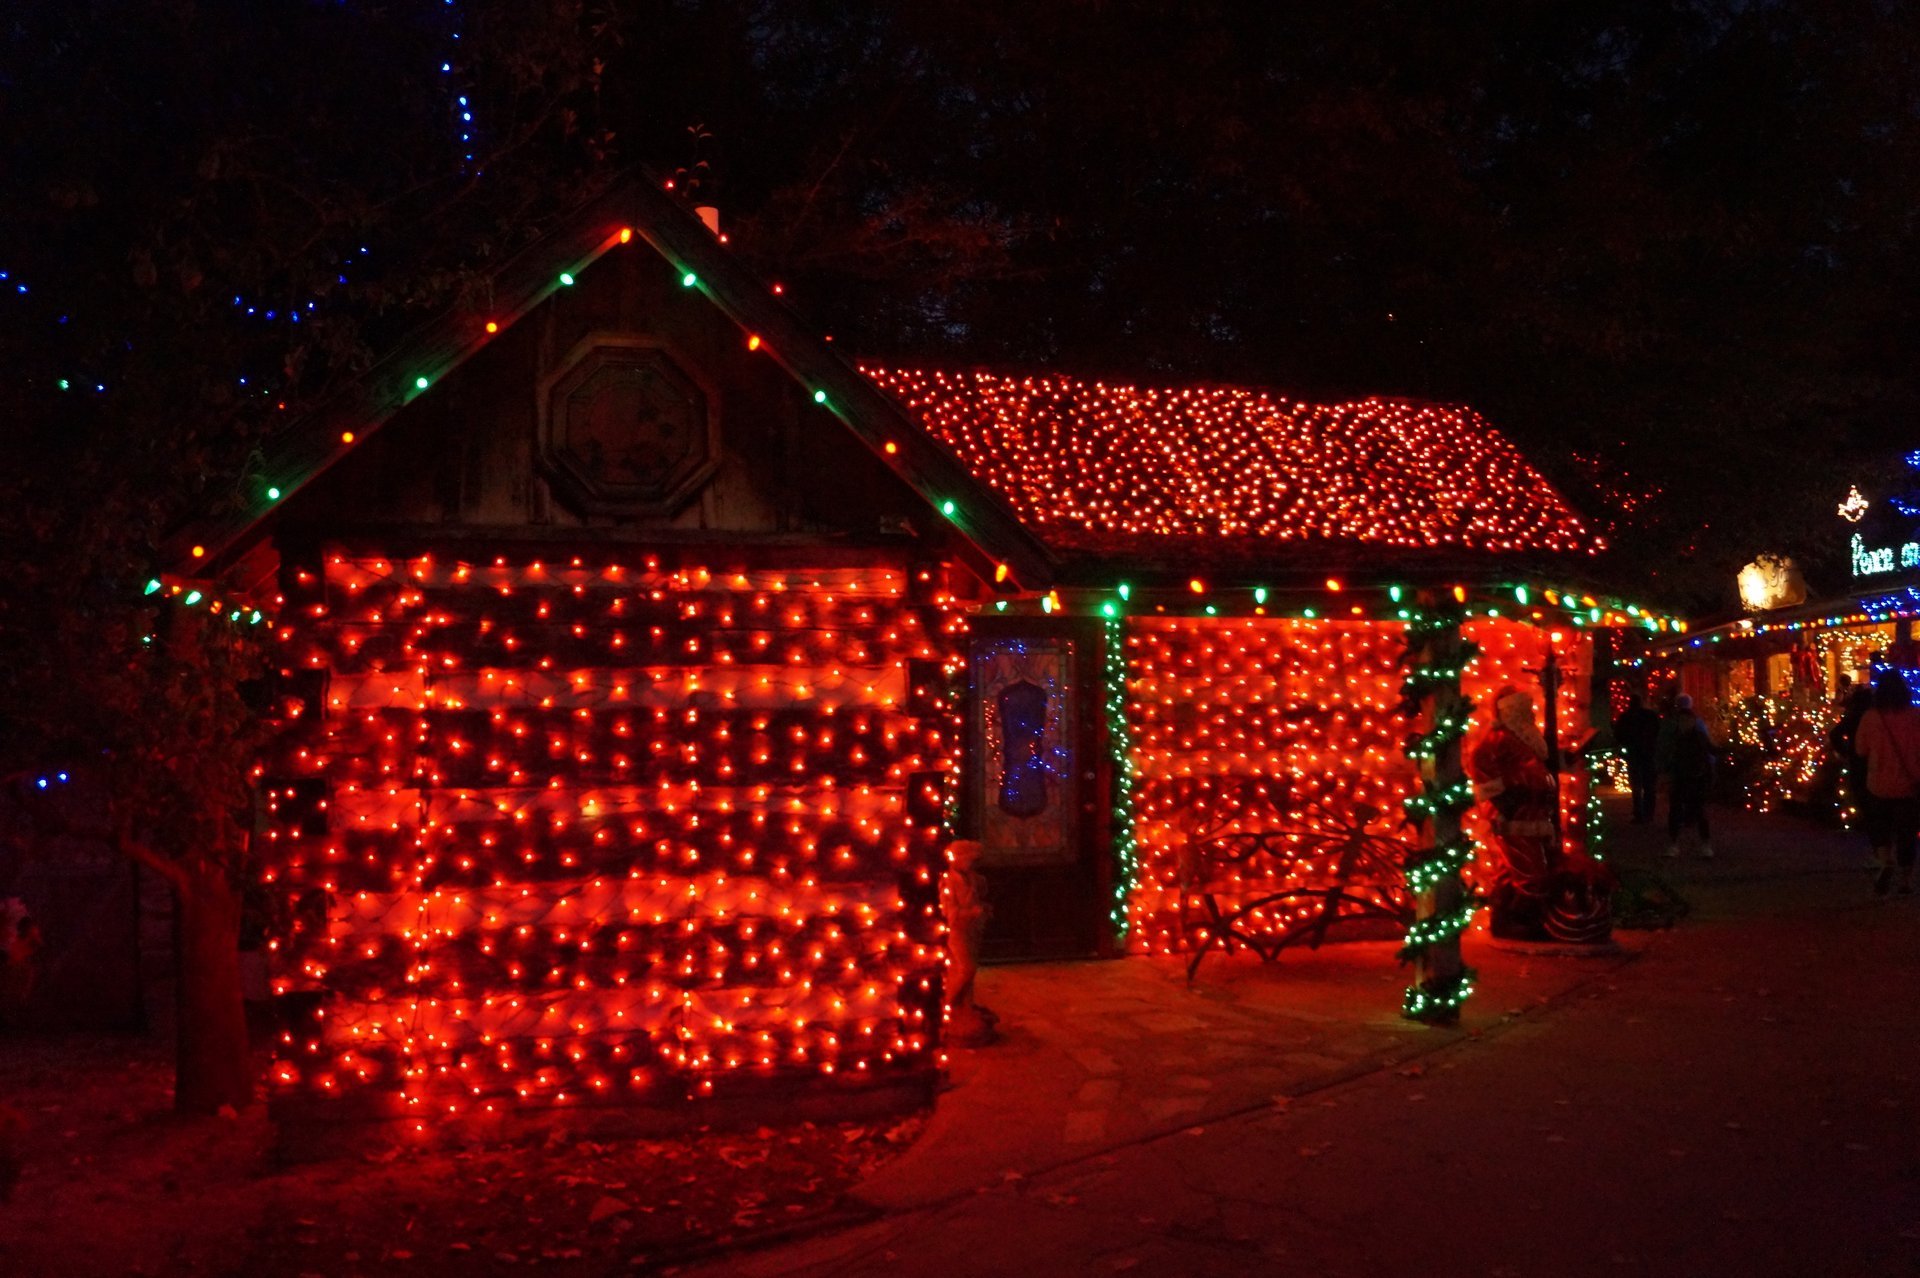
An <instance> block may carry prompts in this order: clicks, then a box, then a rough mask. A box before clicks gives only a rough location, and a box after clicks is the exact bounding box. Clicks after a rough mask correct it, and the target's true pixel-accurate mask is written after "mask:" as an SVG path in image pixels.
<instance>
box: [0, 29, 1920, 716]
mask: <svg viewBox="0 0 1920 1278" xmlns="http://www.w3.org/2000/svg"><path fill="white" fill-rule="evenodd" d="M456 34H457V35H458V37H459V38H458V39H457V40H455V39H454V38H453V37H454V36H455V35H456ZM0 41H3V43H0V139H3V140H4V147H5V151H4V155H5V168H4V174H5V176H4V182H0V244H4V246H5V249H4V253H5V260H0V270H4V271H7V272H8V273H9V279H8V281H7V282H6V284H5V287H7V288H10V289H11V288H17V287H18V286H19V285H23V284H24V285H26V286H27V287H28V288H29V290H30V291H29V292H28V293H26V294H19V293H17V292H16V293H7V294H4V295H0V359H3V360H4V368H5V370H6V377H5V379H4V383H0V412H4V413H5V415H6V420H7V422H8V433H9V448H10V452H11V455H12V457H13V458H14V459H15V461H16V462H17V466H16V467H13V468H11V473H9V474H7V475H6V476H5V477H0V506H3V507H4V513H0V528H4V529H5V534H4V535H5V539H6V540H5V552H4V553H5V558H6V559H7V560H8V561H9V567H10V573H11V580H12V583H13V584H14V586H15V587H16V591H15V595H16V598H18V599H19V600H22V601H32V600H37V601H38V602H37V603H34V602H25V603H21V604H18V605H11V606H8V609H7V611H6V612H5V613H4V614H0V649H4V652H0V655H4V656H5V657H7V658H8V660H7V662H6V664H7V665H8V666H9V667H10V668H12V669H15V670H33V669H36V668H37V667H35V666H34V665H33V663H32V662H31V661H28V662H26V663H25V664H24V665H23V664H22V654H23V653H31V652H34V651H37V650H38V649H39V648H41V647H42V646H43V645H42V639H43V638H44V627H45V625H46V624H47V623H46V616H47V614H46V612H45V608H48V607H52V608H54V609H55V611H58V609H59V608H70V607H81V606H83V605H84V606H87V607H92V606H95V605H97V606H99V607H102V608H110V605H108V604H107V603H106V602H104V601H105V600H106V599H107V598H108V597H109V596H111V597H113V598H119V597H120V593H119V592H122V591H123V590H124V588H125V586H126V584H127V582H128V580H129V579H130V578H132V579H137V577H138V576H139V574H141V573H143V572H144V571H145V570H146V568H147V566H148V565H147V562H146V560H145V555H146V553H147V551H146V548H147V547H149V546H150V545H151V543H152V541H153V539H154V537H155V536H156V535H157V534H158V532H159V531H160V530H161V529H163V528H164V527H165V526H167V525H168V524H170V523H171V522H173V521H175V520H177V519H178V518H180V517H181V515H182V514H183V513H184V512H185V511H187V510H190V509H192V508H194V507H195V506H198V505H203V504H206V503H210V502H218V501H220V500H222V499H223V494H226V493H229V492H231V491H233V489H234V487H235V485H237V484H240V483H243V482H245V481H246V477H247V476H248V474H249V468H250V466H251V464H252V459H253V458H254V457H256V456H257V451H258V449H259V448H260V447H261V446H262V445H263V443H264V442H266V441H268V440H270V439H271V437H272V433H273V430H274V429H275V427H276V424H277V422H278V421H281V420H284V419H285V416H286V415H288V414H292V413H297V412H298V411H299V409H300V407H301V406H302V405H304V404H306V403H309V402H311V401H312V400H313V399H314V398H315V397H316V396H317V395H319V394H321V393H323V392H324V391H325V390H326V389H327V388H328V387H329V386H330V385H332V384H334V383H335V382H336V381H337V380H338V379H339V378H341V377H343V376H347V375H350V374H351V373H353V372H354V371H355V370H356V369H358V368H359V367H361V366H363V365H364V363H365V361H366V359H367V358H368V355H369V352H370V351H372V350H375V349H377V348H378V346H379V345H380V343H381V341H382V340H384V339H385V337H386V336H388V335H390V334H392V333H394V332H397V331H400V330H402V329H404V328H405V327H406V326H408V325H410V324H411V323H414V322H416V321H417V320H418V318H419V317H420V316H421V315H422V314H424V313H425V312H426V311H428V310H430V309H431V308H433V307H434V306H437V305H440V304H444V303H445V302H446V301H448V300H449V299H451V298H453V297H454V296H455V295H456V294H457V293H458V292H459V291H460V290H461V289H465V288H473V287H482V286H483V281H484V272H485V270H486V268H487V267H488V265H489V264H490V263H492V262H495V261H498V260H499V259H500V258H501V257H502V256H503V255H504V254H506V253H507V252H509V251H510V250H512V249H513V248H515V247H517V246H518V245H520V244H522V243H524V242H525V241H526V240H528V239H529V238H532V237H533V236H535V235H537V234H538V233H539V232H540V230H541V229H542V228H543V227H544V226H545V225H546V224H548V223H549V222H550V220H551V219H552V218H554V217H555V216H557V215H558V214H560V213H562V212H564V211H565V210H566V209H567V208H568V207H570V206H571V205H573V204H574V203H576V202H577V201H578V200H579V199H581V198H582V197H583V196H585V195H586V194H588V193H589V192H590V191H591V190H592V189H594V188H595V186H596V185H597V184H598V183H600V182H602V181H604V180H605V179H606V178H607V176H609V175H610V173H611V172H612V171H613V170H615V169H617V168H619V167H622V166H626V165H631V164H643V165H647V166H650V167H652V168H653V169H655V170H656V171H658V172H662V173H669V172H672V171H673V170H675V169H676V168H680V167H683V166H686V165H688V164H689V163H690V162H691V161H692V159H693V158H694V156H695V154H696V144H695V142H694V141H693V139H692V133H691V132H690V126H704V128H703V131H704V132H705V133H707V134H710V135H711V136H710V138H709V139H707V140H706V141H704V142H702V143H700V144H699V147H700V148H701V149H702V150H703V152H704V153H705V154H709V155H711V156H712V157H713V159H714V161H715V164H714V167H713V170H712V176H711V178H710V183H711V184H712V185H713V187H714V188H715V189H717V191H718V192H719V195H718V199H719V202H720V203H721V205H722V206H723V208H724V209H725V210H726V214H727V217H728V221H729V229H730V231H731V232H732V236H733V243H734V245H735V246H736V248H738V249H739V250H740V251H741V252H743V253H745V254H746V255H748V256H749V257H750V258H752V259H753V260H754V261H755V262H756V263H757V264H758V265H760V266H762V267H763V268H764V269H765V270H766V271H767V272H768V273H769V274H771V275H773V276H775V277H776V278H779V279H781V280H783V281H785V282H786V284H787V285H788V288H789V296H791V297H792V298H793V299H794V300H795V301H796V303H797V304H798V305H799V306H800V307H801V308H802V309H803V310H804V311H805V312H807V313H808V314H809V315H810V316H811V317H813V318H814V319H815V320H816V321H817V322H818V323H819V324H820V326H821V327H822V328H824V329H826V330H827V331H829V332H831V333H833V334H834V336H835V338H836V340H837V341H838V342H839V343H841V344H842V345H843V346H844V347H846V348H849V349H853V350H857V351H861V352H871V353H875V354H881V355H886V356H904V357H911V358H918V359H925V360H931V361H945V362H956V363H957V362H979V363H989V362H990V363H999V364H1009V365H1014V366H1021V365H1032V366H1039V365H1051V366H1063V367H1066V368H1069V369H1072V370H1074V371H1080V372H1087V373H1096V374H1103V375H1112V376H1122V377H1132V378H1139V379H1167V378H1183V379H1185V378H1191V379H1212V380H1232V381H1247V382H1258V383H1264V384H1270V385H1275V386H1280V387H1283V388H1286V389H1287V390H1289V391H1292V392H1294V393H1297V394H1301V395H1306V396H1318V397H1326V396H1337V395H1351V394H1360V393H1388V394H1406V395H1414V396H1424V397H1432V398H1437V399H1445V400H1460V401H1466V402H1470V403H1472V404H1474V405H1475V406H1477V407H1479V408H1481V409H1482V410H1483V411H1485V412H1487V413H1488V414H1489V415H1490V416H1491V417H1493V418H1494V420H1495V421H1497V422H1499V423H1500V424H1501V425H1503V426H1504V427H1505V428H1506V429H1507V430H1509V431H1510V432H1511V433H1512V434H1513V435H1514V436H1515V437H1516V438H1517V439H1518V440H1519V441H1520V442H1521V443H1522V444H1523V445H1524V446H1525V447H1527V448H1528V449H1529V451H1530V452H1531V453H1533V454H1534V455H1535V456H1537V457H1538V458H1539V459H1540V460H1541V461H1542V462H1543V463H1544V464H1545V465H1546V466H1547V467H1548V468H1549V470H1550V471H1551V472H1552V473H1553V474H1554V475H1555V477H1556V478H1557V479H1559V480H1560V481H1561V482H1562V483H1563V484H1564V485H1565V486H1566V487H1567V488H1568V490H1569V492H1570V493H1571V495H1572V496H1573V497H1574V499H1575V500H1576V502H1579V503H1581V504H1583V505H1586V506H1587V507H1589V508H1590V509H1593V510H1594V512H1595V513H1596V514H1598V515H1600V516H1601V517H1602V518H1603V519H1607V518H1612V519H1614V520H1616V521H1617V522H1618V524H1619V529H1618V535H1617V537H1616V541H1617V543H1618V546H1619V549H1618V553H1617V554H1616V556H1615V562H1614V563H1613V564H1612V565H1610V566H1609V567H1608V568H1607V569H1604V570H1603V571H1604V572H1606V574H1607V575H1609V576H1612V577H1614V578H1616V579H1617V584H1619V585H1620V586H1622V587H1623V588H1627V589H1630V590H1640V591H1643V592H1649V593H1652V594H1654V595H1655V596H1657V597H1660V598H1662V599H1664V600H1665V601H1667V602H1670V603H1676V604H1681V605H1692V606H1696V607H1725V606H1728V605H1729V604H1730V603H1731V578H1732V572H1733V570H1734V569H1735V568H1737V567H1738V566H1739V564H1740V563H1742V562H1744V561H1745V559H1746V558H1748V557H1750V556H1751V554H1752V553H1754V552H1756V551H1759V550H1763V549H1773V550H1784V551H1795V552H1799V553H1802V554H1803V555H1806V554H1808V553H1809V552H1817V551H1818V550H1820V549H1821V548H1822V547H1823V545H1824V543H1825V542H1828V541H1832V540H1835V538H1833V537H1832V536H1831V535H1830V534H1831V527H1832V525H1831V518H1830V514H1831V508H1832V504H1833V501H1834V500H1835V498H1836V494H1837V492H1838V491H1841V490H1843V489H1844V484H1845V482H1846V481H1847V479H1849V478H1853V477H1861V476H1863V475H1864V473H1865V472H1864V471H1863V470H1862V468H1863V467H1866V466H1868V465H1869V464H1870V459H1871V458H1873V457H1875V456H1877V455H1882V454H1885V453H1888V452H1890V451H1891V450H1893V449H1895V448H1897V447H1901V446H1905V445H1909V444H1911V443H1912V442H1913V441H1912V440H1911V439H1910V438H1909V437H1908V436H1907V433H1906V432H1907V430H1908V423H1909V422H1910V421H1912V420H1913V409H1914V407H1915V400H1916V387H1915V383H1914V375H1913V373H1912V370H1911V364H1912V360H1911V359H1910V357H1909V356H1908V354H1907V351H1906V349H1905V345H1906V338H1905V334H1906V333H1907V332H1909V331H1910V330H1911V329H1912V328H1914V327H1915V320H1916V318H1920V317H1916V316H1915V314H1914V311H1915V297H1916V289H1915V285H1916V282H1917V281H1916V278H1915V266H1914V261H1915V255H1914V253H1913V251H1912V250H1913V247H1914V244H1913V239H1914V234H1915V230H1914V216H1913V212H1912V210H1913V209H1914V208H1915V207H1920V201H1916V199H1915V195H1916V192H1915V190H1914V186H1915V183H1916V178H1915V176H1914V175H1915V173H1916V172H1920V165H1916V163H1915V161H1916V159H1920V155H1917V154H1916V151H1917V150H1920V148H1917V147H1916V130H1917V128H1920V122H1916V119H1915V108H1914V105H1913V104H1914V102H1915V101H1920V64H1917V59H1920V32H1917V31H1916V23H1915V21H1914V19H1913V18H1912V16H1911V15H1910V13H1909V12H1908V11H1907V10H1906V9H1905V8H1904V7H1902V6H1897V5H1892V4H1886V3H1870V2H1866V0H1862V2H1860V3H1846V2H1844V0H1841V2H1837V3H1835V2H1826V0H1823V2H1822V3H1812V2H1811V0H1806V2H1802V3H1785V2H1778V3H1767V2H1765V0H1752V2H1748V3H1713V2H1711V0H1604V2H1602V3H1598V4H1591V5H1579V6H1568V5H1539V4H1533V3H1523V2H1520V0H1510V2H1507V3H1499V4H1493V5H1483V6H1477V7H1476V8H1475V9H1474V10H1473V11H1472V12H1471V13H1466V12H1463V11H1460V10H1458V9H1454V8H1449V7H1447V6H1434V5H1431V4H1418V3H1411V2H1408V0H1346V2H1344V3H1340V4H1302V5H1260V6H1252V5H1239V4H1231V3H1224V2H1220V0H1214V2H1209V0H1136V2H1134V3H1127V4H1120V3H1112V2H1110V0H1069V2H1065V3H1057V4H1034V3H1031V0H1017V2H1016V0H965V2H957V3H950V4H937V5H916V4H910V5H902V4H893V3H876V2H872V0H675V2H671V3H669V2H663V0H654V2H651V3H640V2H638V0H585V2H575V3H558V4H552V5H526V4H521V3H509V2H508V0H460V2H459V3H457V4H451V5H441V4H431V3H428V4H398V3H371V2H369V3H361V2H357V0H305V2H300V0H284V2H279V3H273V4H256V3H244V2H242V0H224V2H223V0H213V2H211V3H208V2H201V3H190V2H188V0H150V2H148V3H143V4H134V5H124V4H107V3H104V2H103V0H20V2H19V3H17V4H15V5H13V6H11V7H10V10H9V15H8V18H7V24H6V26H5V27H4V29H0ZM443 66H444V67H447V68H449V70H446V71H443V70H442V67H443ZM463 98H464V99H465V100H466V101H465V102H464V103H463V102H462V101H461V99H463ZM465 114H471V115H472V116H474V117H475V118H474V120H472V121H471V122H467V121H463V120H462V119H461V118H460V117H461V116H462V115H465ZM468 131H470V132H471V133H472V135H473V141H472V142H471V143H466V142H462V141H461V139H460V134H461V133H462V132H468ZM467 155H471V156H472V157H473V158H472V159H471V160H468V159H466V158H465V157H466V156H467ZM236 299H238V301H236ZM295 314H297V315H298V317H299V318H298V319H297V320H295V319H294V318H293V316H294V315H295ZM242 378H245V379H246V381H245V382H244V384H243V383H242V381H241V379H242ZM63 385H64V389H62V387H63ZM95 386H102V387H104V388H105V389H104V390H102V391H95V390H94V389H93V388H94V387H95ZM282 404H284V405H286V407H285V408H284V409H282V408H281V407H280V406H281V405H282ZM1823 567H1824V565H1822V564H1821V563H1820V562H1819V561H1818V559H1817V556H1816V558H1815V561H1814V562H1813V563H1812V564H1810V569H1811V572H1812V575H1813V577H1814V579H1815V585H1816V588H1818V587H1819V586H1820V585H1821V584H1822V578H1823V576H1824V577H1825V580H1826V583H1827V584H1829V585H1833V584H1837V578H1836V577H1835V576H1834V575H1833V574H1832V573H1831V572H1828V573H1825V574H1823V573H1822V571H1821V570H1822V568H1823ZM82 583H84V589H83V585H82ZM42 589H44V591H45V592H46V593H45V594H43V595H42V594H36V591H40V590H42ZM94 589H97V590H99V591H100V592H103V593H100V594H98V595H87V594H86V593H85V591H86V590H94ZM88 600H92V602H91V603H89V602H88ZM62 624H66V623H62ZM83 628H84V627H83ZM44 673H45V672H44V670H41V674H44ZM39 677H40V676H39V675H35V674H29V675H23V676H21V678H22V679H23V680H25V681H29V682H30V681H32V680H35V679H38V678H39Z"/></svg>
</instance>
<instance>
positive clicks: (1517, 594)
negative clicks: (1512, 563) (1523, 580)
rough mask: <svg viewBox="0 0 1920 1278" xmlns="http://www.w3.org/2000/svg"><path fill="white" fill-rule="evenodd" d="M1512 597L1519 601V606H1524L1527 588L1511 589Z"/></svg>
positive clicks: (1516, 587)
mask: <svg viewBox="0 0 1920 1278" xmlns="http://www.w3.org/2000/svg"><path fill="white" fill-rule="evenodd" d="M1513 597H1514V598H1515V599H1517V600H1519V601H1520V603H1521V605H1522V606H1524V605H1525V604H1526V602H1527V588H1526V587H1525V586H1515V587H1514V588H1513Z"/></svg>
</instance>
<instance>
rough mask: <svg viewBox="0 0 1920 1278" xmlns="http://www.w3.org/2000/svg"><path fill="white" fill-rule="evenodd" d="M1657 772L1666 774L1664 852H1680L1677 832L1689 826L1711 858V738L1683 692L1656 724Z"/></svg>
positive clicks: (1703, 721) (1669, 854)
mask: <svg viewBox="0 0 1920 1278" xmlns="http://www.w3.org/2000/svg"><path fill="white" fill-rule="evenodd" d="M1657 753H1658V757H1659V760H1660V771H1661V772H1663V773H1665V774H1666V777H1667V855H1668V856H1679V855H1680V831H1681V830H1683V829H1684V828H1686V827H1687V826H1689V825H1691V826H1693V827H1694V829H1695V830H1697V831H1699V834H1700V855H1701V856H1702V857H1705V858H1706V859H1708V860H1712V859H1713V844H1712V842H1711V841H1710V836H1709V834H1708V831H1707V791H1708V790H1710V789H1711V788H1712V786H1713V739H1712V738H1711V737H1709V736H1708V735H1707V724H1706V720H1704V719H1702V718H1701V717H1700V716H1699V715H1697V714H1695V713H1694V712H1693V698H1692V697H1689V696H1688V695H1686V694H1685V693H1684V692H1683V693H1681V694H1680V695H1679V696H1678V697H1675V698H1674V700H1673V713H1672V714H1670V715H1668V716H1667V719H1666V722H1665V723H1662V724H1661V725H1660V744H1659V746H1658V750H1657Z"/></svg>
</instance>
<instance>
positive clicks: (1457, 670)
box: [1400, 594, 1479, 1025]
mask: <svg viewBox="0 0 1920 1278" xmlns="http://www.w3.org/2000/svg"><path fill="white" fill-rule="evenodd" d="M1402 615H1403V616H1404V617H1405V619H1406V623H1407V652H1406V657H1405V663H1406V667H1407V676H1406V681H1405V682H1404V683H1403V684H1402V685H1401V709H1402V710H1403V711H1404V712H1405V713H1406V714H1407V715H1408V717H1409V718H1411V719H1412V720H1413V721H1414V723H1415V724H1416V729H1415V731H1414V733H1413V735H1412V736H1410V737H1409V738H1408V739H1407V758H1408V759H1409V760H1410V761H1411V762H1412V763H1413V764H1414V766H1415V767H1416V768H1418V769H1419V772H1420V781H1421V787H1420V792H1419V793H1418V794H1416V795H1414V796H1413V797H1412V798H1410V799H1408V800H1407V804H1406V807H1407V821H1408V824H1409V825H1411V826H1413V827H1414V828H1415V829H1416V830H1417V831H1418V834H1417V836H1416V838H1415V840H1414V846H1413V847H1412V849H1411V850H1410V851H1409V852H1408V854H1407V862H1406V879H1407V890H1408V892H1409V893H1410V894H1411V895H1412V897H1413V901H1414V922H1413V926H1412V927H1410V928H1408V929H1407V935H1406V941H1405V943H1404V944H1403V945H1402V947H1401V950H1400V956H1401V958H1403V959H1406V960H1409V961H1411V962H1412V963H1413V965H1414V983H1413V984H1412V985H1411V986H1409V987H1408V989H1407V992H1406V997H1405V999H1404V1000H1403V1002H1402V1003H1401V1008H1400V1010H1401V1013H1402V1014H1403V1015H1405V1016H1407V1017H1409V1018H1411V1019H1413V1020H1417V1021H1424V1022H1426V1023H1428V1024H1430V1025H1445V1024H1451V1023H1453V1022H1454V1021H1456V1020H1458V1019H1459V1016H1460V1005H1461V1004H1462V1003H1463V1002H1465V1001H1466V999H1467V996H1468V995H1469V994H1471V993H1473V970H1472V969H1471V968H1469V967H1467V966H1466V964H1465V963H1463V962H1462V961H1461V958H1460V933H1461V932H1463V931H1465V930H1466V926H1467V924H1468V922H1469V921H1471V920H1472V918H1473V911H1474V907H1475V905H1476V904H1477V903H1476V902H1475V901H1474V900H1473V898H1472V896H1471V895H1470V894H1469V893H1468V892H1467V888H1466V884H1465V883H1464V882H1462V880H1461V878H1460V872H1461V870H1463V869H1464V868H1465V867H1466V864H1467V862H1468V861H1469V860H1471V859H1472V858H1473V843H1472V841H1471V840H1470V839H1468V837H1467V836H1466V833H1465V831H1463V830H1462V829H1461V825H1460V818H1461V815H1462V814H1463V813H1464V812H1466V810H1467V809H1468V808H1469V807H1471V806H1472V804H1473V787H1472V785H1471V784H1469V783H1468V781H1467V777H1466V769H1465V768H1464V767H1463V766H1462V763H1461V758H1460V745H1461V741H1462V739H1463V738H1464V737H1465V736H1466V732H1467V722H1468V718H1469V716H1471V714H1472V713H1473V703H1472V702H1471V701H1469V700H1468V699H1467V698H1466V697H1465V696H1464V695H1463V694H1462V693H1461V691H1460V675H1461V673H1462V672H1463V671H1464V670H1465V669H1466V667H1467V665H1468V664H1469V663H1471V662H1472V660H1473V658H1474V656H1475V655H1476V654H1477V652H1478V651H1479V650H1478V648H1477V647H1475V645H1474V644H1472V643H1471V642H1469V641H1468V640H1466V639H1465V638H1463V637H1462V636H1461V634H1460V624H1461V621H1462V620H1463V619H1464V612H1463V610H1462V609H1461V608H1459V607H1457V606H1454V605H1453V604H1452V603H1450V602H1449V603H1442V602H1440V601H1439V600H1438V599H1437V598H1436V597H1433V596H1429V595H1424V594H1423V595H1422V597H1421V598H1420V601H1419V605H1418V606H1417V607H1415V608H1410V609H1407V610H1405V611H1404V612H1403V613H1402Z"/></svg>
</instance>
